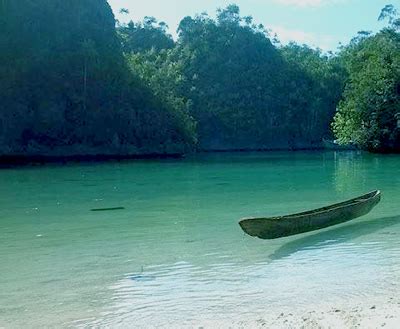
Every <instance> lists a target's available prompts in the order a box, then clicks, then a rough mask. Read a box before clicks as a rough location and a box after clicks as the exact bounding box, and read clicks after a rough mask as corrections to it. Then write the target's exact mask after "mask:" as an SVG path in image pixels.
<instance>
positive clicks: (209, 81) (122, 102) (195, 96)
mask: <svg viewBox="0 0 400 329" xmlns="http://www.w3.org/2000/svg"><path fill="white" fill-rule="evenodd" d="M0 10H1V12H0V14H1V15H0V24H1V26H2V29H1V30H0V50H1V51H0V60H1V62H2V65H1V66H0V84H1V86H2V88H1V89H0V99H1V103H0V154H3V155H4V154H5V155H7V154H22V155H25V154H27V155H29V154H47V155H54V154H56V155H69V154H122V155H123V154H126V155H132V154H134V155H135V154H137V155H140V154H153V153H155V154H170V153H180V154H181V153H184V152H187V151H190V150H194V149H196V148H197V149H200V150H207V151H212V150H259V149H301V148H318V147H321V145H322V140H323V139H324V138H329V139H330V138H333V136H332V130H333V133H334V134H335V136H336V138H337V139H338V140H339V141H340V142H341V143H354V144H357V145H359V146H360V147H362V148H366V149H369V150H374V151H380V150H399V149H400V147H399V145H400V142H399V138H400V137H399V126H400V114H399V113H400V109H399V97H400V96H399V94H400V59H399V56H400V55H399V54H400V51H399V50H400V49H399V29H400V20H399V18H398V13H397V10H396V8H395V7H394V6H392V5H388V6H386V7H385V8H383V10H382V12H381V15H380V16H379V19H380V20H386V21H387V23H388V26H387V27H386V28H384V29H383V30H382V31H380V32H379V33H377V34H373V33H371V32H368V31H361V32H359V34H358V35H357V36H356V37H355V38H354V39H353V40H352V41H351V42H350V44H349V45H347V46H345V47H343V48H342V49H341V50H340V51H339V52H338V53H336V54H333V53H328V54H325V53H323V52H321V51H320V50H318V49H317V50H316V49H312V48H310V47H308V46H306V45H298V44H295V43H290V44H288V45H285V46H283V45H281V44H280V43H279V40H277V39H276V37H274V36H271V35H270V34H269V32H268V29H267V28H266V27H264V26H263V25H262V24H257V23H255V22H254V19H253V18H252V17H251V16H242V15H241V13H240V9H239V7H238V6H237V5H229V6H227V7H226V8H222V9H218V10H217V12H216V15H215V17H211V16H209V15H208V14H207V13H202V14H199V15H196V16H193V17H190V16H188V17H184V18H183V19H182V20H181V22H180V24H179V28H178V31H177V39H176V40H174V39H173V38H172V36H171V35H170V34H169V30H168V26H167V24H166V23H165V22H159V21H158V20H157V19H156V18H154V17H151V16H147V17H144V19H143V20H142V21H140V22H133V21H130V22H129V23H127V24H122V23H120V22H116V20H115V18H114V16H113V13H112V11H111V8H110V7H109V5H108V3H107V2H106V0H100V1H99V0H80V1H78V0H72V1H68V3H67V2H65V1H61V0H53V1H46V0H38V1H29V0H21V1H18V3H17V2H16V1H11V0H3V1H2V2H1V6H0ZM121 13H122V14H125V15H129V11H128V10H126V9H122V11H121ZM332 120H333V123H332V128H333V129H332V130H331V122H332Z"/></svg>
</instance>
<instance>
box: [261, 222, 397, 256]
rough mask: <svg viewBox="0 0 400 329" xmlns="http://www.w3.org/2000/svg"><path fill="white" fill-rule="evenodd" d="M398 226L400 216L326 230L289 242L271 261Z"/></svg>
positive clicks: (276, 251) (276, 252) (278, 250)
mask: <svg viewBox="0 0 400 329" xmlns="http://www.w3.org/2000/svg"><path fill="white" fill-rule="evenodd" d="M396 224H400V215H399V216H392V217H384V218H375V219H371V220H368V221H360V222H357V223H354V224H344V225H340V226H339V227H337V228H333V229H332V228H330V229H325V230H323V231H321V232H318V233H314V234H312V235H307V236H305V237H302V238H299V239H296V240H293V241H289V242H287V243H285V244H283V245H282V246H281V247H279V248H278V249H277V250H275V252H274V253H272V254H271V255H269V258H270V259H271V260H279V259H282V258H285V257H288V256H290V255H292V254H294V253H296V252H298V251H301V250H306V249H313V248H316V247H317V246H329V245H334V244H338V243H343V242H346V241H349V240H351V239H354V238H358V237H361V236H363V235H368V234H371V233H374V232H376V231H379V230H381V229H383V228H387V227H390V226H393V225H396Z"/></svg>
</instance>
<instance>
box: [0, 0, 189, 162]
mask: <svg viewBox="0 0 400 329" xmlns="http://www.w3.org/2000/svg"><path fill="white" fill-rule="evenodd" d="M0 6H1V15H0V20H1V22H0V25H1V27H2V28H1V29H0V49H1V51H0V62H1V66H0V85H1V89H0V154H2V155H51V156H53V155H54V156H66V155H94V154H103V155H110V154H115V155H117V154H118V155H128V154H130V155H136V154H155V153H160V154H164V153H182V152H185V151H186V150H187V149H191V148H192V147H193V144H194V139H193V134H192V126H193V123H192V121H191V119H190V118H189V116H188V114H187V113H177V112H176V109H175V108H174V109H172V108H171V107H170V106H169V105H168V104H165V102H164V101H163V100H162V99H160V98H159V97H157V96H156V95H154V93H153V92H152V91H151V90H150V89H149V88H148V87H146V86H145V84H144V83H143V82H142V81H141V80H140V79H139V78H138V77H136V76H135V75H134V74H132V73H131V72H130V71H129V69H128V67H127V64H126V61H125V58H124V56H123V53H122V48H121V43H120V40H119V38H118V36H117V33H116V29H115V19H114V15H113V13H112V11H111V8H110V7H109V5H108V3H107V2H106V1H105V0H69V1H64V0H52V1H48V0H37V1H30V0H19V1H14V0H4V1H2V2H1V5H0Z"/></svg>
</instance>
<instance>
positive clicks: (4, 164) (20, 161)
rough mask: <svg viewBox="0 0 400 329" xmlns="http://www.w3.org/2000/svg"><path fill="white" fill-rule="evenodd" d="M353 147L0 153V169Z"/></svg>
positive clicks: (315, 150) (326, 150) (325, 150)
mask: <svg viewBox="0 0 400 329" xmlns="http://www.w3.org/2000/svg"><path fill="white" fill-rule="evenodd" d="M348 151H358V150H354V149H338V150H332V149H327V148H324V147H310V148H296V149H290V148H276V149H275V148H269V149H263V148H260V149H226V150H198V151H195V152H191V153H190V152H189V153H143V154H101V153H100V154H71V155H48V154H46V155H41V154H37V155H36V154H32V155H23V154H17V155H0V169H1V168H9V167H20V166H35V165H46V164H66V163H80V162H83V163H102V162H113V161H125V160H167V159H183V158H185V157H188V156H193V155H198V154H224V153H226V154H227V153H243V154H245V153H273V152H348Z"/></svg>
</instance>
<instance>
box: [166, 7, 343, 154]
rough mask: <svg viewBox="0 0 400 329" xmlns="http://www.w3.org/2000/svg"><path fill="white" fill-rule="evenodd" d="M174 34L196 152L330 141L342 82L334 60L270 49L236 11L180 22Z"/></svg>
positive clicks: (299, 50)
mask: <svg viewBox="0 0 400 329" xmlns="http://www.w3.org/2000/svg"><path fill="white" fill-rule="evenodd" d="M178 33H179V40H178V44H177V47H176V48H175V49H174V50H173V53H174V56H172V57H174V58H175V60H176V61H179V62H180V63H182V74H183V76H184V79H182V86H181V94H182V95H184V97H186V98H188V99H190V100H191V103H192V106H191V113H192V115H193V117H194V118H195V119H196V121H197V122H198V133H199V142H200V147H201V148H202V149H268V148H301V147H313V146H314V147H318V146H319V145H320V142H321V140H322V137H323V136H324V135H329V122H330V120H331V119H332V116H333V113H334V111H335V106H336V102H337V101H338V100H339V98H340V94H341V90H342V84H343V83H342V80H343V79H342V77H341V73H342V71H343V70H339V72H336V71H335V69H336V67H335V65H334V64H333V61H331V60H329V59H328V58H325V57H323V56H322V55H321V54H320V53H319V52H317V51H312V50H311V49H309V48H306V47H304V48H303V47H300V46H297V45H295V44H292V45H289V46H287V47H284V48H283V49H280V48H277V47H276V46H275V45H274V44H273V43H271V41H270V39H269V35H268V33H267V32H266V30H265V29H264V27H263V26H262V25H256V24H254V23H253V20H252V18H251V17H241V16H240V11H239V8H238V7H237V6H235V5H230V6H228V7H227V8H225V9H220V10H218V12H217V19H216V20H214V19H212V18H210V17H209V16H208V15H207V14H202V15H198V16H196V17H194V18H192V17H185V18H184V19H183V20H182V21H181V23H180V25H179V29H178ZM292 56H293V58H292Z"/></svg>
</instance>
